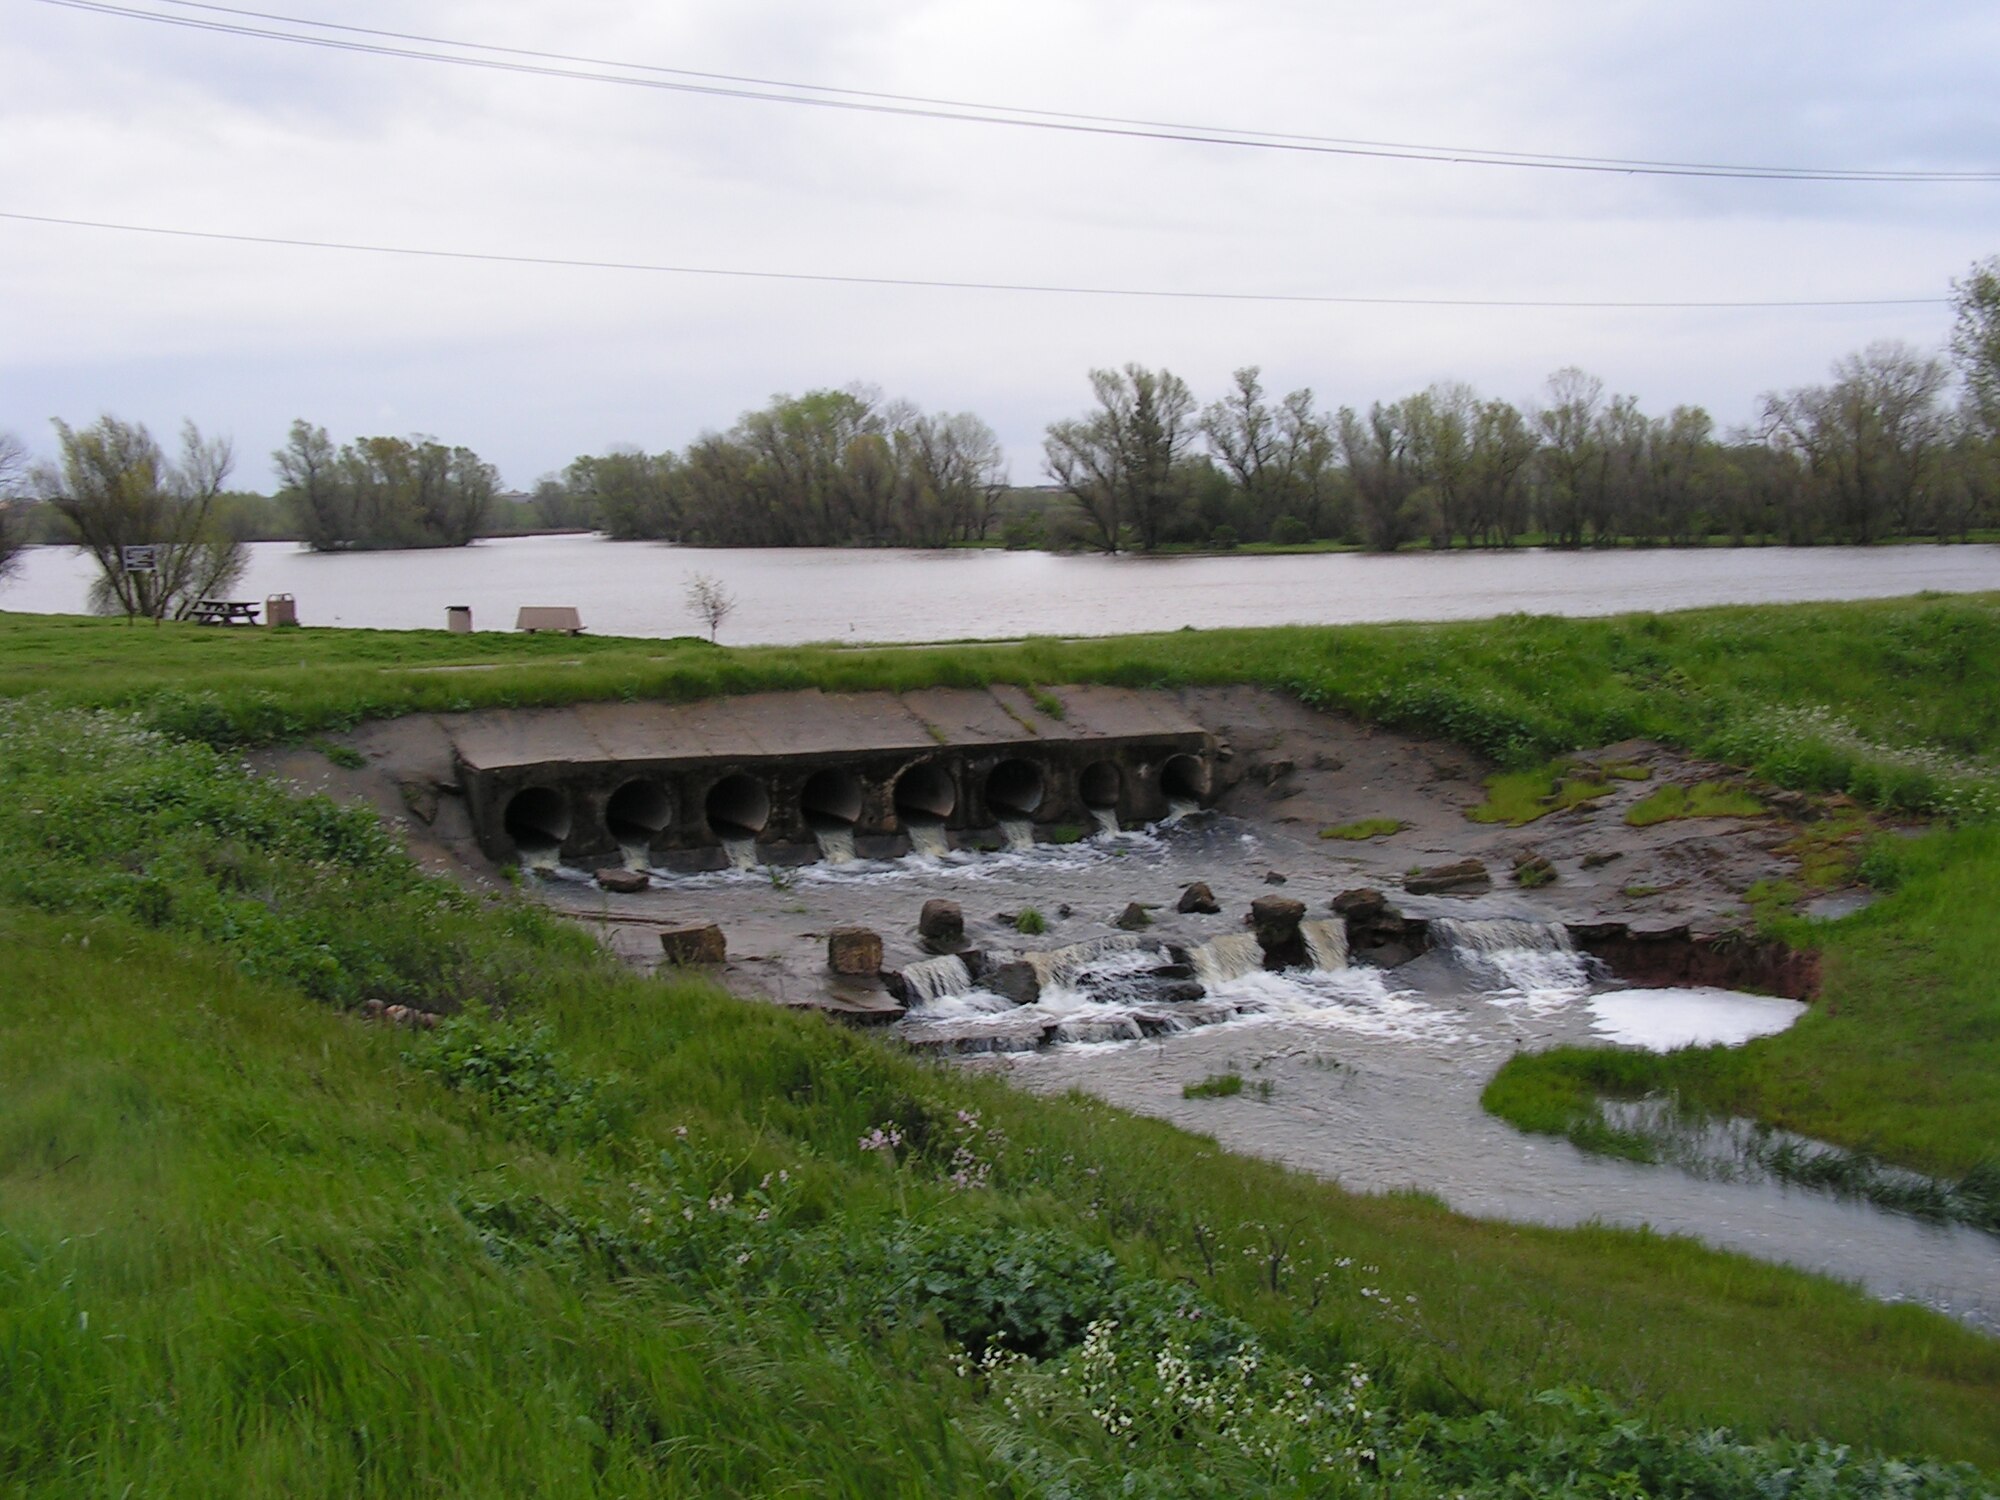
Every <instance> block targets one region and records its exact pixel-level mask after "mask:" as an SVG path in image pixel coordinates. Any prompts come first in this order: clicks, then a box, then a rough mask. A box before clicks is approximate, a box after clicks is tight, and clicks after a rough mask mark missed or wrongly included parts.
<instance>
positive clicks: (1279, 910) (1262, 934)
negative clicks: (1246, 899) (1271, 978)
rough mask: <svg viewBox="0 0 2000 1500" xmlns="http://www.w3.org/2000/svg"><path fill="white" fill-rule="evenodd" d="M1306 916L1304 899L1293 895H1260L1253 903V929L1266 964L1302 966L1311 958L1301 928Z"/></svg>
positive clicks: (1288, 966) (1272, 967)
mask: <svg viewBox="0 0 2000 1500" xmlns="http://www.w3.org/2000/svg"><path fill="white" fill-rule="evenodd" d="M1305 919H1306V904H1305V902H1303V901H1299V900H1295V899H1294V898H1293V897H1290V896H1259V897H1258V898H1257V899H1256V900H1255V901H1252V902H1251V903H1250V929H1251V931H1253V932H1254V933H1256V935H1257V946H1258V947H1259V948H1262V949H1263V950H1264V967H1265V968H1267V969H1293V968H1301V967H1303V966H1304V965H1305V964H1307V963H1308V962H1309V961H1310V955H1309V954H1308V953H1307V951H1306V940H1305V936H1304V934H1302V933H1301V932H1300V931H1299V924H1300V923H1301V922H1303V921H1304V920H1305Z"/></svg>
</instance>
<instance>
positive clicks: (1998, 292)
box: [1951, 256, 2000, 438]
mask: <svg viewBox="0 0 2000 1500" xmlns="http://www.w3.org/2000/svg"><path fill="white" fill-rule="evenodd" d="M1951 292H1952V305H1953V308H1954V309H1955V312H1956V317H1955V319H1954V321H1953V323H1952V329H1951V354H1952V359H1953V360H1954V361H1955V362H1956V363H1957V365H1958V371H1959V374H1960V375H1961V376H1962V377H1963V378H1964V380H1965V389H1966V397H1967V403H1966V404H1967V407H1968V409H1969V411H1970V414H1971V417H1972V419H1973V421H1974V423H1975V425H1976V426H1977V428H1978V430H1979V431H1980V433H1981V434H1982V435H1983V436H1985V437H1989V438H2000V256H1994V257H1992V258H1991V259H1988V260H1985V261H1982V262H1980V263H1979V264H1978V265H1976V266H1974V267H1973V268H1972V270H1971V271H1970V272H1969V273H1968V274H1967V275H1966V278H1965V279H1964V280H1963V281H1957V280H1954V281H1953V282H1952V284H1951Z"/></svg>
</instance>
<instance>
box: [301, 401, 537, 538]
mask: <svg viewBox="0 0 2000 1500" xmlns="http://www.w3.org/2000/svg"><path fill="white" fill-rule="evenodd" d="M271 457H272V462H273V463H274V464H275V465H276V467H277V471H278V478H279V482H280V486H281V488H280V490H279V496H280V498H281V499H283V500H285V501H286V502H287V503H288V504H289V505H290V506H291V507H292V510H293V514H294V516H295V518H296V520H297V524H298V528H299V534H300V536H301V538H302V539H303V540H304V541H305V543H306V545H307V546H309V547H311V548H312V549H313V550H314V551H316V552H332V551H338V550H341V549H344V548H350V547H462V546H464V545H465V544H466V543H468V542H470V541H471V540H472V539H473V538H474V537H476V536H478V535H479V532H480V528H481V527H482V526H483V525H484V524H485V522H486V519H487V515H488V512H489V511H490V510H491V508H492V505H493V499H494V496H495V495H496V494H498V493H499V489H500V475H499V472H498V471H497V470H496V469H495V468H494V467H493V466H492V465H491V464H489V463H487V462H486V461H485V460H483V459H482V458H480V457H479V455H478V454H476V453H474V452H473V451H472V450H471V449H469V448H447V447H445V446H444V445H443V444H442V443H439V442H438V441H437V440H436V439H434V438H427V437H418V438H396V437H370V438H359V439H357V440H356V441H354V442H352V443H349V444H347V445H346V446H345V447H343V448H342V449H341V450H340V451H339V452H338V453H337V454H336V453H335V452H334V449H333V443H332V441H331V440H330V439H329V438H328V437H327V435H326V429H325V428H323V427H314V426H312V425H310V424H309V423H307V422H304V421H298V422H294V423H293V424H292V429H291V435H290V437H289V438H288V439H287V441H286V443H285V446H284V447H283V448H280V449H279V450H278V451H277V452H276V453H274V454H272V455H271Z"/></svg>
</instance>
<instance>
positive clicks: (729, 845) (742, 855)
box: [722, 834, 757, 870]
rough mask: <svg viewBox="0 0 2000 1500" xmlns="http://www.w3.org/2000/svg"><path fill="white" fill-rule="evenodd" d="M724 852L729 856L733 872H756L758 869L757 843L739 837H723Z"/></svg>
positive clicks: (730, 835) (726, 835) (753, 840)
mask: <svg viewBox="0 0 2000 1500" xmlns="http://www.w3.org/2000/svg"><path fill="white" fill-rule="evenodd" d="M722 852H723V853H724V854H726V855H728V856H729V868H730V869H732V870H754V869H756V868H757V841H756V840H755V839H754V838H745V837H741V836H738V835H732V834H724V835H722Z"/></svg>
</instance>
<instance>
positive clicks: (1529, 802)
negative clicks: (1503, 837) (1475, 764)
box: [1466, 760, 1611, 828]
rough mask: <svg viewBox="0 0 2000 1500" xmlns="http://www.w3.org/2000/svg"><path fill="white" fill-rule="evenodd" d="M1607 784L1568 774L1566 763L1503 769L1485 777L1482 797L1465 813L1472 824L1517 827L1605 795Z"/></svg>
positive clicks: (1584, 776)
mask: <svg viewBox="0 0 2000 1500" xmlns="http://www.w3.org/2000/svg"><path fill="white" fill-rule="evenodd" d="M1610 791H1611V783H1610V782H1609V781H1606V780H1604V779H1602V778H1601V777H1598V776H1595V775H1572V774H1570V762H1569V761H1567V760H1558V761H1552V762H1550V763H1549V764H1548V765H1545V766H1538V767H1536V768H1534V769H1532V770H1527V771H1503V772H1500V773H1499V774H1497V775H1493V776H1489V777H1487V778H1486V800H1485V801H1484V802H1482V803H1480V804H1479V806H1477V807H1475V808H1473V809H1472V810H1471V811H1470V812H1468V813H1467V814H1466V816H1467V817H1468V818H1470V819H1472V821H1473V822H1475V823H1505V824H1507V825H1508V826H1509V827H1513V828H1519V827H1521V826H1522V825H1523V824H1526V823H1532V822H1534V821H1535V820H1536V819H1538V818H1545V817H1547V816H1548V815H1549V814H1550V813H1555V812H1566V811H1568V810H1569V809H1570V808H1572V807H1578V806H1581V805H1582V804H1584V803H1586V802H1594V801H1596V800H1597V799H1598V798H1599V797H1603V796H1607V795H1609V793H1610Z"/></svg>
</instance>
